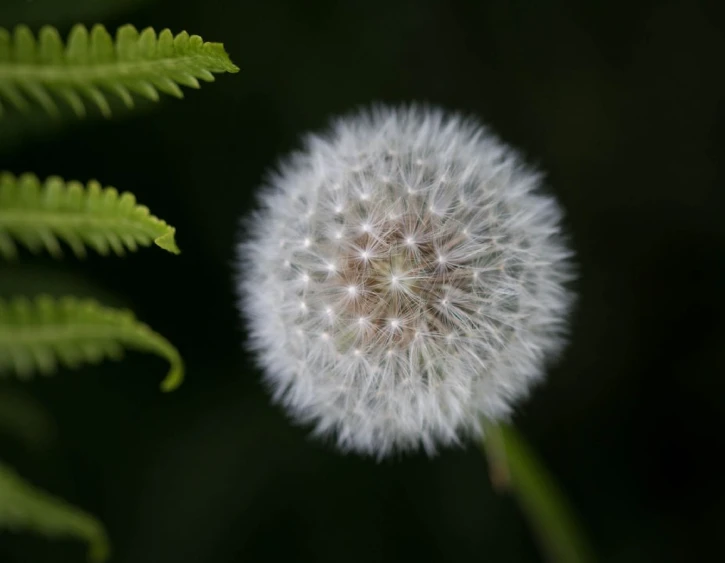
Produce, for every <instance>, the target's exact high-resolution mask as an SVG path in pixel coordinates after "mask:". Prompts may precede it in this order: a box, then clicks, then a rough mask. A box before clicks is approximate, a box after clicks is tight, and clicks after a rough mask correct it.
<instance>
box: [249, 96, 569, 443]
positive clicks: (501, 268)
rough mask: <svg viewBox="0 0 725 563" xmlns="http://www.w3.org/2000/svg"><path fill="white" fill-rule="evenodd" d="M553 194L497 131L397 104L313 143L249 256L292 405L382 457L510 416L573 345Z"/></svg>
mask: <svg viewBox="0 0 725 563" xmlns="http://www.w3.org/2000/svg"><path fill="white" fill-rule="evenodd" d="M540 184H541V178H540V175H539V174H538V173H537V172H536V171H534V170H532V169H531V168H529V167H528V166H526V164H525V163H524V162H523V161H522V159H521V158H520V156H519V155H518V154H517V153H516V152H515V151H513V150H512V149H511V148H509V147H507V146H506V145H504V144H503V143H502V142H501V141H499V140H498V139H497V138H496V137H495V136H493V135H492V134H491V133H489V132H488V131H487V130H486V129H485V128H484V127H483V126H481V124H479V123H478V122H476V121H475V120H472V119H466V118H463V117H461V116H458V115H455V114H447V113H445V112H443V111H440V110H437V109H421V108H417V107H414V106H412V107H405V108H397V109H393V108H382V107H379V108H375V109H373V110H371V111H363V112H360V113H357V114H354V115H351V116H348V117H344V118H342V119H339V120H338V121H337V122H335V124H334V125H333V126H332V127H331V128H330V129H329V130H328V131H326V132H324V133H323V134H315V135H310V136H308V137H307V139H306V142H305V146H304V150H303V151H300V152H298V153H296V154H295V155H293V156H292V157H290V158H288V159H287V160H286V161H284V163H283V164H281V165H280V167H279V169H278V171H277V172H276V173H275V174H273V175H272V176H271V177H270V179H269V182H268V186H267V187H266V189H265V191H264V192H263V194H262V196H261V203H262V209H261V210H260V211H259V212H257V214H256V215H255V216H254V217H253V219H252V220H251V221H250V223H249V227H248V235H247V239H246V240H245V242H243V243H241V244H240V246H239V260H240V268H239V270H240V277H239V292H240V296H241V301H240V304H241V310H242V313H243V315H244V317H245V318H246V320H247V322H248V326H249V329H250V335H251V347H252V348H253V349H254V350H255V351H256V352H257V354H258V357H259V361H260V364H261V366H262V367H263V368H264V372H265V380H266V382H267V384H268V385H269V387H270V389H271V391H272V394H273V397H274V399H275V400H276V401H277V402H279V403H281V404H282V405H284V406H285V408H286V410H287V411H288V412H289V413H290V415H291V416H292V417H293V418H294V419H295V420H298V421H300V422H303V423H311V424H312V425H313V426H314V428H315V431H316V432H317V433H318V434H320V435H325V436H333V437H334V438H335V439H336V441H337V444H338V445H339V446H340V448H342V449H343V450H346V451H356V452H360V453H363V454H370V455H374V456H377V457H383V456H385V455H388V454H391V453H393V452H396V451H404V450H411V449H416V448H419V447H423V448H424V449H425V450H426V451H428V452H429V453H433V452H434V451H435V450H436V449H437V448H438V447H440V446H446V445H453V444H459V443H461V442H462V440H463V439H464V438H470V437H476V436H479V435H480V433H481V425H480V419H481V417H486V418H489V419H492V420H497V419H501V418H505V417H507V416H508V415H509V414H510V413H511V411H512V408H513V407H514V406H515V405H516V404H517V402H518V401H520V400H521V399H522V398H523V397H525V396H526V395H527V394H528V392H529V390H530V389H531V387H532V384H534V383H535V382H536V381H538V380H540V379H541V377H542V375H543V372H544V370H545V368H546V365H547V361H548V359H550V358H553V357H554V356H555V355H556V354H557V353H558V352H560V350H561V349H562V346H563V344H564V340H565V338H564V337H565V334H566V317H567V313H568V311H569V309H570V307H571V304H572V301H573V296H572V293H571V291H570V290H569V289H568V288H567V284H568V282H569V281H570V280H571V279H572V278H573V274H572V267H571V261H570V260H571V258H570V257H571V252H570V250H569V248H568V247H567V245H566V243H565V241H564V239H563V237H562V235H561V227H560V221H561V215H562V212H561V209H560V207H559V206H558V204H557V202H556V201H555V200H554V199H553V198H552V197H550V196H547V195H545V194H544V193H542V192H541V189H540ZM295 241H302V244H299V242H297V243H295ZM300 279H302V280H304V283H300V281H299V280H300Z"/></svg>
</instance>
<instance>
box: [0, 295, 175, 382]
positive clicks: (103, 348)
mask: <svg viewBox="0 0 725 563" xmlns="http://www.w3.org/2000/svg"><path fill="white" fill-rule="evenodd" d="M124 348H128V349H133V350H140V351H145V352H151V353H154V354H157V355H159V356H161V357H163V358H165V359H166V360H168V361H169V363H170V364H171V368H170V370H169V372H168V374H167V375H166V377H165V379H164V380H163V381H162V382H161V389H162V390H163V391H172V390H173V389H175V388H176V387H178V386H179V385H180V384H181V381H182V380H183V377H184V365H183V362H182V360H181V356H180V354H179V352H178V350H176V348H174V346H173V345H172V344H171V343H170V342H169V341H168V340H166V339H165V338H164V337H163V336H161V335H160V334H158V333H156V332H154V331H153V330H151V328H150V327H148V326H147V325H145V324H143V323H141V322H139V321H138V320H136V318H135V317H134V315H133V313H131V312H130V311H127V310H121V309H111V308H108V307H103V306H102V305H100V304H99V303H98V302H96V301H94V300H92V299H78V298H75V297H63V298H61V299H54V298H52V297H49V296H47V295H43V296H40V297H38V298H36V299H33V300H30V299H28V298H26V297H16V298H14V299H11V300H10V301H6V300H3V299H0V375H3V374H4V373H7V372H10V371H14V372H15V373H16V374H17V375H18V377H20V378H28V377H30V376H31V375H33V374H34V373H36V372H40V373H45V374H50V373H53V372H54V371H55V370H56V369H57V367H58V364H62V365H65V366H67V367H70V368H74V367H78V366H80V365H82V364H84V363H98V362H100V361H101V360H103V359H105V358H110V359H120V357H121V356H122V355H123V350H124Z"/></svg>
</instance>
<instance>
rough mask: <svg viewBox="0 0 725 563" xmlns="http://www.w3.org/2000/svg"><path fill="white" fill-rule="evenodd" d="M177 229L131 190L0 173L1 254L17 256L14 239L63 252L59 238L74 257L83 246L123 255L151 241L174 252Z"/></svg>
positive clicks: (32, 248) (81, 253) (32, 246)
mask: <svg viewBox="0 0 725 563" xmlns="http://www.w3.org/2000/svg"><path fill="white" fill-rule="evenodd" d="M175 232H176V230H175V229H174V228H173V227H170V226H169V225H167V224H166V223H165V222H164V221H162V220H160V219H158V218H156V217H154V216H153V215H151V214H150V213H149V210H148V208H147V207H145V206H143V205H138V204H137V203H136V198H135V197H134V196H133V195H132V194H130V193H128V192H124V193H122V194H119V193H118V191H117V190H116V189H115V188H112V187H107V188H103V187H101V185H100V184H99V183H98V182H96V181H90V182H88V184H87V185H86V186H84V185H83V184H81V183H80V182H76V181H70V182H65V181H63V180H62V179H61V178H58V177H55V176H51V177H50V178H48V179H46V180H45V181H44V182H42V183H41V181H40V180H39V179H38V178H37V177H36V176H34V175H33V174H23V175H22V176H19V177H16V176H13V175H12V174H9V173H7V172H5V173H3V172H0V256H4V257H6V258H14V257H15V256H16V254H17V248H16V244H15V241H14V239H16V240H17V241H19V242H21V243H22V244H23V245H24V246H25V247H27V248H28V249H29V250H30V251H32V252H38V251H40V250H41V249H43V248H45V249H46V250H47V251H48V252H50V253H51V254H52V255H53V256H55V257H59V256H61V255H62V251H61V247H60V243H59V240H62V241H64V242H65V243H66V244H68V245H69V246H70V247H71V249H72V250H73V252H74V253H75V254H76V256H78V257H83V256H85V246H86V245H87V246H90V247H92V248H94V249H95V250H96V251H97V252H98V253H100V254H104V255H105V254H108V252H109V250H112V251H114V252H115V253H116V254H119V255H123V254H124V253H125V251H126V249H128V250H131V251H133V250H136V249H137V248H138V246H139V245H141V246H149V245H150V244H151V243H152V242H154V243H155V244H156V245H158V246H159V247H161V248H163V249H164V250H168V251H169V252H173V253H174V254H178V253H179V249H178V247H177V246H176V242H175V240H174V234H175Z"/></svg>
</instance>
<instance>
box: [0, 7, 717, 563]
mask: <svg viewBox="0 0 725 563" xmlns="http://www.w3.org/2000/svg"><path fill="white" fill-rule="evenodd" d="M20 21H24V22H28V23H30V24H32V25H33V26H35V27H36V28H37V26H38V25H39V24H40V23H44V22H48V23H55V24H57V25H58V26H59V27H60V29H61V31H62V32H63V33H64V34H65V33H66V32H67V30H68V29H69V24H70V23H72V22H74V21H82V22H84V23H87V24H92V23H94V22H96V21H103V22H105V23H106V24H107V26H108V27H109V29H114V28H115V27H116V26H118V25H120V24H122V23H127V22H131V23H133V24H135V25H136V26H138V27H145V26H147V25H153V26H155V27H157V28H162V27H167V26H168V27H170V28H171V29H172V31H174V32H177V31H180V30H182V29H186V30H188V31H189V32H191V33H198V34H200V35H202V37H204V38H205V39H207V40H213V41H220V42H223V43H224V44H225V46H226V48H227V50H228V51H229V53H230V55H231V57H232V59H233V61H234V62H235V63H236V64H237V65H238V66H240V67H241V72H240V73H239V74H236V75H224V76H219V77H218V81H217V82H216V83H215V84H210V85H206V86H204V87H203V88H202V89H201V90H200V91H189V90H187V91H186V99H185V100H184V101H176V100H173V99H167V100H165V102H164V103H163V104H160V105H158V106H154V107H153V108H150V110H149V109H148V108H147V109H145V110H144V111H142V112H141V113H137V114H134V115H133V116H130V117H119V118H117V119H114V120H111V121H108V122H106V121H104V120H102V119H100V118H91V119H87V120H86V121H85V122H83V123H78V122H76V121H75V120H72V121H71V122H70V123H69V125H68V126H67V127H64V128H61V127H59V126H55V127H53V128H50V129H49V128H46V129H45V130H46V132H45V133H44V134H38V133H37V131H36V130H35V129H34V128H33V127H31V121H25V120H24V119H21V118H19V117H18V116H11V117H10V118H8V119H7V120H4V121H0V169H7V170H10V171H12V172H14V173H21V172H24V171H29V170H32V171H34V172H36V173H38V174H39V175H40V176H46V175H49V174H59V175H62V176H65V177H66V178H77V179H81V180H88V179H90V178H98V179H99V180H101V181H102V182H103V183H104V184H110V185H114V186H117V187H119V188H120V189H123V190H129V191H132V192H134V193H135V194H136V195H137V197H138V199H139V200H140V201H141V202H142V203H144V204H147V205H148V206H149V207H150V208H151V209H152V211H153V212H154V213H155V214H157V215H158V216H160V217H162V218H164V219H166V220H167V221H169V222H170V223H171V224H172V225H174V226H176V227H177V229H178V241H179V245H180V246H181V248H182V250H183V254H182V255H181V256H180V257H174V256H171V255H167V254H166V253H164V252H163V251H161V250H159V249H144V250H142V251H140V252H139V253H137V254H134V255H132V256H129V257H127V258H124V259H119V258H105V259H104V258H99V257H97V256H91V257H89V259H87V260H85V261H78V260H75V259H73V258H70V257H69V258H68V259H67V260H66V261H64V262H62V263H54V262H51V261H49V260H46V259H43V258H33V257H31V256H28V255H24V256H23V261H22V262H21V263H19V264H16V265H7V264H3V265H2V266H0V267H2V269H1V270H0V289H2V288H3V287H4V288H5V290H4V291H6V292H13V291H16V290H17V289H18V288H21V289H24V290H25V291H26V292H29V293H33V292H37V291H41V290H46V291H48V290H50V291H56V292H66V291H71V292H73V293H76V294H90V295H96V296H98V295H100V296H102V297H103V298H104V300H105V302H107V303H110V304H124V305H127V306H130V307H132V308H133V309H134V310H135V311H136V313H137V314H138V316H139V317H140V318H141V319H142V320H144V321H146V322H148V323H149V324H150V325H151V326H153V327H154V328H155V329H156V330H158V331H159V332H161V333H162V334H164V335H166V336H167V337H168V338H169V339H170V340H171V341H172V342H174V343H175V344H176V345H177V346H178V347H179V349H180V350H181V352H182V354H183V355H184V358H185V360H186V362H187V380H186V382H185V384H184V385H183V386H182V387H181V388H180V389H179V390H177V391H176V392H174V393H172V394H168V395H167V394H162V393H161V392H160V391H159V390H158V387H157V385H158V383H159V381H160V380H161V378H162V377H163V374H164V370H165V369H166V366H165V365H164V363H163V362H162V361H161V360H158V359H156V358H154V357H149V356H144V355H140V354H130V355H129V356H128V357H127V359H126V360H125V361H124V362H122V363H115V364H114V363H107V364H103V365H102V366H101V367H97V368H94V367H90V368H85V369H82V370H79V371H78V372H76V373H72V372H67V371H63V372H61V373H59V374H58V375H56V376H54V377H52V378H42V379H40V380H36V381H34V382H33V383H32V384H30V385H28V386H25V387H24V388H25V389H27V390H29V391H30V392H31V393H32V394H33V396H35V397H37V398H38V399H40V400H41V401H42V403H43V404H44V405H45V406H46V407H47V408H48V410H49V411H50V412H51V413H52V415H53V416H54V418H55V421H56V425H57V435H56V438H55V441H53V442H52V444H51V446H50V448H49V449H47V450H45V451H43V452H41V453H34V454H30V453H27V452H25V451H24V450H22V449H21V448H20V447H18V446H17V445H16V444H14V443H12V442H10V441H5V440H4V441H3V442H2V445H3V448H4V449H3V452H4V454H3V458H4V459H5V460H6V461H9V462H11V463H12V464H13V465H15V466H16V467H17V468H18V469H19V470H20V471H21V472H22V474H23V475H25V476H26V477H27V478H28V479H30V480H31V481H33V482H34V483H36V484H39V485H41V486H43V487H44V488H46V489H48V490H50V491H52V492H54V493H57V494H60V495H63V496H64V497H66V498H67V499H69V500H71V501H73V502H74V503H76V504H78V505H80V506H82V507H84V508H86V509H87V510H89V511H91V512H93V513H94V514H96V515H98V516H99V517H100V518H101V519H102V520H103V522H104V523H105V524H106V525H107V527H108V529H109V532H110V535H111V538H112V541H113V544H114V548H115V551H114V558H113V561H114V562H123V563H146V562H148V563H160V562H173V563H201V562H213V563H231V562H242V561H244V562H247V561H274V560H280V561H315V562H320V563H323V562H330V563H333V562H334V563H337V562H339V561H350V562H357V561H359V562H365V563H370V562H371V561H386V562H388V561H390V562H392V561H403V560H417V561H418V562H423V561H474V560H475V561H496V562H497V561H505V562H509V561H512V562H519V561H520V562H529V561H531V562H534V561H540V560H541V559H540V555H539V554H538V552H537V548H536V545H535V543H534V541H533V540H532V539H531V534H530V532H529V529H528V527H527V524H526V522H525V521H524V519H523V518H522V516H521V515H520V513H519V510H518V508H517V506H516V505H515V503H514V502H513V501H512V500H511V499H510V498H507V497H505V496H499V495H497V494H496V493H494V492H493V491H492V490H491V486H490V483H489V480H488V473H487V466H486V461H485V459H484V458H483V456H482V455H481V453H480V451H479V450H478V449H477V448H476V447H475V446H471V447H469V448H468V449H461V450H447V451H444V452H442V453H441V454H440V455H439V456H438V457H437V458H436V459H434V460H432V461H430V460H428V459H426V458H425V457H424V456H422V455H411V456H405V457H403V458H401V459H398V460H393V461H387V462H384V463H382V464H376V463H375V462H373V461H367V460H364V459H360V458H357V457H354V456H343V455H340V454H338V453H337V452H336V451H334V450H332V449H331V448H329V447H328V446H326V445H325V444H321V443H318V442H316V441H312V440H310V439H308V438H307V433H306V430H305V429H300V428H296V427H294V426H292V425H291V424H289V423H288V421H287V420H286V418H285V416H284V414H283V412H282V411H281V410H280V409H279V408H276V407H274V406H271V405H270V403H269V401H268V398H267V395H266V393H265V392H264V390H263V388H262V386H261V385H260V383H259V372H258V371H257V369H256V368H255V367H254V365H253V360H252V358H251V357H250V355H248V354H247V353H246V352H245V351H244V348H243V342H244V338H245V336H244V333H243V329H242V325H241V321H240V320H239V317H238V314H237V311H236V310H235V295H234V288H233V281H232V266H233V262H234V245H235V242H236V240H237V237H238V221H239V219H240V217H242V216H243V215H244V214H245V213H246V212H247V211H248V210H249V209H250V208H251V206H252V205H253V196H254V193H255V189H256V186H257V185H258V184H259V182H260V181H261V179H262V177H263V175H264V172H265V170H266V169H267V168H268V167H270V166H272V165H273V164H274V163H275V162H276V160H277V158H278V157H280V156H282V155H283V154H284V153H285V152H286V151H288V150H290V149H292V148H294V147H295V146H296V143H297V139H298V136H299V135H300V134H302V133H304V132H305V131H307V130H309V129H317V128H320V127H323V126H324V125H325V124H326V123H327V121H328V119H329V118H330V117H332V116H334V115H335V114H338V113H340V112H346V111H349V110H352V109H355V108H356V107H357V106H359V105H363V104H368V103H370V102H372V101H384V102H391V103H395V102H402V101H410V100H420V101H427V102H430V103H434V104H437V105H441V106H443V107H446V108H449V109H455V110H462V111H465V112H468V113H472V114H474V115H476V116H478V117H479V118H480V119H482V120H484V121H485V122H486V123H488V124H489V125H490V126H491V127H492V128H493V129H494V130H495V131H497V132H498V133H499V134H500V135H501V136H502V137H503V138H504V139H505V140H506V141H508V142H509V143H511V144H513V145H515V146H517V147H519V148H521V149H522V150H523V151H524V153H525V154H526V155H527V156H528V157H529V158H530V159H531V160H532V161H533V162H534V163H536V164H538V165H539V166H541V167H542V168H543V169H544V170H546V171H547V173H548V183H549V184H550V186H551V190H552V192H553V193H555V194H556V195H557V196H558V197H559V198H560V200H561V202H562V205H563V206H564V207H565V208H566V210H567V213H568V228H569V229H570V231H571V233H572V238H573V243H574V246H575V248H576V250H577V253H578V260H579V263H580V269H581V278H580V281H579V283H578V291H579V293H580V301H579V307H578V309H577V311H576V312H575V314H574V316H573V319H572V342H571V345H570V347H569V348H568V350H567V351H566V353H565V354H564V356H563V358H562V360H561V362H560V363H559V364H558V365H557V366H556V367H554V368H553V369H552V370H551V372H550V374H549V377H548V379H547V382H546V383H545V384H544V385H543V386H541V387H540V388H539V389H538V390H537V391H536V392H535V393H534V394H533V397H532V398H531V400H529V401H528V402H526V403H525V404H522V405H521V406H520V408H519V409H518V415H517V417H516V423H517V425H518V426H519V428H520V429H521V432H522V433H523V434H524V435H525V436H526V437H527V439H528V440H529V441H530V442H531V444H532V446H533V447H534V448H535V449H536V451H537V452H538V453H539V454H540V456H541V457H542V458H543V460H545V462H546V463H547V465H548V466H549V468H550V469H551V471H552V472H553V474H554V475H555V477H556V478H557V479H558V481H559V482H560V483H561V485H562V487H563V488H564V489H565V491H566V492H567V494H568V495H569V497H570V499H571V501H572V503H573V504H574V506H575V507H576V509H577V512H578V514H579V515H580V517H581V520H582V522H583V524H584V526H585V527H586V529H587V530H588V532H589V533H590V536H591V540H592V542H593V544H594V546H595V547H596V550H597V553H598V555H599V558H600V560H601V561H607V562H612V563H629V562H643V561H653V562H670V561H672V562H675V561H676V562H680V561H682V562H689V561H717V560H725V534H724V533H723V528H724V527H725V479H724V478H723V462H722V461H721V460H720V458H721V456H722V455H723V454H725V446H724V442H723V438H722V432H723V423H725V409H724V408H723V393H724V392H725V380H724V377H723V376H724V375H725V291H723V290H724V289H725V221H723V211H725V197H724V195H723V194H724V192H723V183H724V182H725V158H723V148H725V147H724V144H723V132H724V126H725V105H723V102H724V101H725V84H724V83H723V79H722V75H723V70H724V68H723V61H724V60H725V33H723V13H722V9H721V8H720V7H719V5H718V3H717V2H715V1H714V0H713V1H712V2H709V3H698V2H695V1H687V0H680V1H671V2H636V1H630V0H614V1H612V0H609V1H603V0H601V1H600V0H596V1H591V0H590V1H588V2H574V1H565V0H547V1H531V2H525V1H523V0H519V1H514V2H501V1H491V2H484V1H481V2H460V1H459V2H456V1H452V0H417V1H412V0H411V1H402V0H398V1H396V0H367V1H366V2H359V3H358V2H351V1H347V2H346V1H333V0H323V1H309V2H301V1H299V0H286V1H284V0H263V1H258V2H243V1H239V0H236V1H232V0H224V1H219V2H209V1H206V2H201V1H183V2H178V1H175V0H158V1H143V0H108V1H106V2H100V1H97V2H91V1H90V0H84V1H77V2H71V1H68V0H66V1H62V0H35V1H34V2H28V1H25V0H23V1H20V0H3V1H2V3H0V26H5V27H12V26H13V25H14V24H15V23H18V22H20ZM44 121H47V120H44ZM49 268H51V269H50V270H49ZM49 272H51V273H49ZM53 272H55V273H53ZM61 273H62V274H63V276H64V277H63V278H60V277H58V276H59V275H61ZM2 284H5V285H4V286H3V285H2ZM13 284H14V285H13ZM8 288H10V289H8ZM83 557H84V553H83V546H82V545H81V544H80V543H78V542H73V541H46V540H44V539H38V538H36V537H35V536H34V535H32V534H12V535H11V534H5V535H0V560H1V561H3V562H6V561H7V562H12V563H19V562H23V563H24V562H29V561H54V562H61V563H65V562H71V561H80V560H82V558H83Z"/></svg>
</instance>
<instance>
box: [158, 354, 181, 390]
mask: <svg viewBox="0 0 725 563" xmlns="http://www.w3.org/2000/svg"><path fill="white" fill-rule="evenodd" d="M183 381H184V368H183V366H182V365H181V361H180V360H179V362H178V365H176V366H174V367H172V369H171V371H169V373H168V374H167V375H166V377H165V378H164V380H163V381H162V382H161V385H160V386H159V387H160V388H161V390H162V391H163V392H164V393H169V392H171V391H173V390H174V389H176V388H177V387H179V385H181V383H182V382H183Z"/></svg>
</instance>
